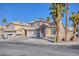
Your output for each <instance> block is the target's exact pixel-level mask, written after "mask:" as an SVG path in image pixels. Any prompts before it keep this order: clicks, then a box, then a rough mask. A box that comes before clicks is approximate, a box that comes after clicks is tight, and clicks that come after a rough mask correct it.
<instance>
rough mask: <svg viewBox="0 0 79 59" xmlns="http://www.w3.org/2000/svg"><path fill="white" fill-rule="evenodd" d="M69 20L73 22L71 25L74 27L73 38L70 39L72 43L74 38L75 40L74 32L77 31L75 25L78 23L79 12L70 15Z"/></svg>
mask: <svg viewBox="0 0 79 59" xmlns="http://www.w3.org/2000/svg"><path fill="white" fill-rule="evenodd" d="M70 20H72V21H73V25H74V29H73V36H72V38H71V40H72V41H73V40H74V38H75V33H76V30H77V24H78V21H79V11H78V12H77V13H74V12H73V13H72V16H71V17H70Z"/></svg>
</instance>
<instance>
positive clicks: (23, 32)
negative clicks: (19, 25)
mask: <svg viewBox="0 0 79 59" xmlns="http://www.w3.org/2000/svg"><path fill="white" fill-rule="evenodd" d="M18 34H21V35H20V36H22V37H25V30H24V29H20V30H17V31H16V35H18Z"/></svg>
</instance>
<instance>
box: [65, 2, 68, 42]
mask: <svg viewBox="0 0 79 59" xmlns="http://www.w3.org/2000/svg"><path fill="white" fill-rule="evenodd" d="M68 11H69V4H68V3H66V29H65V41H66V40H67V32H68Z"/></svg>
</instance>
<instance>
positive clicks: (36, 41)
mask: <svg viewBox="0 0 79 59" xmlns="http://www.w3.org/2000/svg"><path fill="white" fill-rule="evenodd" d="M0 42H16V43H17V42H20V43H29V44H40V45H42V44H44V45H79V40H78V41H74V42H72V41H70V42H50V41H47V40H44V39H35V38H27V39H26V38H18V39H5V40H4V39H0Z"/></svg>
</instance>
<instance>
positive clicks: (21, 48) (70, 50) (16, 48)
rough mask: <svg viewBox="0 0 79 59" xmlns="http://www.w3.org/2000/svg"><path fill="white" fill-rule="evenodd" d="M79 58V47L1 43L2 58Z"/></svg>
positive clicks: (0, 53) (0, 52)
mask: <svg viewBox="0 0 79 59" xmlns="http://www.w3.org/2000/svg"><path fill="white" fill-rule="evenodd" d="M76 55H77V56H79V46H78V45H74V46H71V45H70V46H69V45H67V46H66V45H39V44H29V43H21V42H0V56H76Z"/></svg>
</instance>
